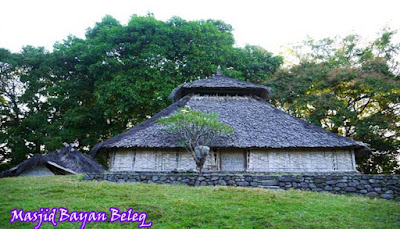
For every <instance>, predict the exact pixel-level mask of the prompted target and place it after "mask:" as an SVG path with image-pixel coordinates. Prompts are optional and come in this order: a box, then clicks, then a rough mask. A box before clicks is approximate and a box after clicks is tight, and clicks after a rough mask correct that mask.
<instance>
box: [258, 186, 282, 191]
mask: <svg viewBox="0 0 400 229" xmlns="http://www.w3.org/2000/svg"><path fill="white" fill-rule="evenodd" d="M258 188H265V189H274V190H277V189H279V186H262V185H261V186H258Z"/></svg>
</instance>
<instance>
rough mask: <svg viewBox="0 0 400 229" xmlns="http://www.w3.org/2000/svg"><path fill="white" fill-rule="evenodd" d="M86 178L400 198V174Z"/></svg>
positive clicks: (127, 174)
mask: <svg viewBox="0 0 400 229" xmlns="http://www.w3.org/2000/svg"><path fill="white" fill-rule="evenodd" d="M85 180H97V181H103V180H106V181H111V182H141V183H157V184H180V185H189V186H217V185H221V186H238V187H255V188H257V187H258V188H267V189H284V190H287V189H299V190H304V191H316V192H330V193H336V194H352V195H359V196H368V197H377V198H384V199H397V200H400V175H361V174H354V173H348V174H346V173H340V174H338V173H336V174H335V173H332V174H286V175H280V174H262V173H243V174H241V173H201V174H198V173H168V172H107V173H103V174H87V175H86V176H85Z"/></svg>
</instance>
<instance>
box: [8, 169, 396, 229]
mask: <svg viewBox="0 0 400 229" xmlns="http://www.w3.org/2000/svg"><path fill="white" fill-rule="evenodd" d="M81 178H82V177H81V176H50V177H20V178H5V179H0V228H33V226H34V225H36V223H21V222H16V223H13V224H10V222H9V220H10V217H11V215H10V211H11V210H12V209H15V208H17V209H21V208H22V209H24V210H30V211H38V210H39V209H40V207H48V208H53V207H64V208H67V209H69V210H70V211H102V212H106V213H108V214H109V212H110V211H109V208H110V207H115V208H119V209H120V210H121V211H126V210H127V209H128V208H133V209H134V211H138V212H142V211H145V212H147V213H148V221H151V222H153V228H269V227H272V228H400V202H398V201H388V200H381V199H368V198H364V197H354V196H341V195H333V194H327V193H314V192H303V191H294V190H293V191H272V190H264V189H258V188H257V189H250V188H234V187H187V186H171V185H155V184H138V183H108V182H93V181H90V182H89V181H82V179H81ZM80 225H81V223H69V222H62V223H59V224H58V226H57V227H56V228H79V227H80ZM41 228H53V226H52V225H51V224H50V223H44V224H43V226H42V227H41ZM86 228H138V223H119V222H116V223H109V222H105V223H94V222H91V223H88V224H87V226H86Z"/></svg>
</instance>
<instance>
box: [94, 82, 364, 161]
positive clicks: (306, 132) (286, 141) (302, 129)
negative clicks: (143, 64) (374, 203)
mask: <svg viewBox="0 0 400 229" xmlns="http://www.w3.org/2000/svg"><path fill="white" fill-rule="evenodd" d="M228 79H229V78H228ZM207 80H211V81H213V82H214V84H212V85H211V86H210V87H214V88H221V85H222V86H223V85H226V84H225V83H226V82H227V81H229V80H227V77H221V76H216V77H213V78H210V79H207ZM207 80H199V81H195V82H193V83H192V84H191V85H207V84H206V83H204V82H209V81H207ZM220 82H221V83H220ZM231 82H236V81H234V80H233V81H232V80H231ZM239 82H240V81H239ZM246 85H248V83H246ZM204 87H205V86H204ZM179 88H182V86H180V87H179ZM179 88H178V89H175V91H176V90H180V89H179ZM185 88H189V86H185ZM173 94H174V93H173ZM176 94H177V92H175V94H174V95H176ZM184 106H189V107H190V108H191V109H193V110H198V111H201V112H205V113H210V112H217V113H218V114H219V119H220V121H221V122H222V123H225V124H227V125H229V126H231V127H232V128H233V129H234V131H235V133H234V136H233V137H230V138H221V139H219V140H218V141H216V142H215V144H213V145H212V146H211V147H236V148H274V149H280V148H352V149H356V150H360V149H367V146H366V145H365V144H364V143H361V142H356V141H354V140H352V139H349V138H346V137H342V136H339V135H337V134H334V133H331V132H329V131H327V130H325V129H323V128H320V127H317V126H314V125H312V124H310V123H308V122H305V121H303V120H302V119H299V118H296V117H293V116H291V115H289V114H288V113H285V112H283V111H281V110H279V109H277V108H275V107H274V106H272V105H271V104H269V103H267V102H265V101H264V99H262V98H260V97H257V96H254V95H243V96H227V95H225V96H220V95H207V94H206V95H203V94H200V95H193V94H192V93H188V94H187V95H186V96H184V97H183V98H181V99H179V100H178V101H176V102H174V103H173V104H172V105H170V106H169V107H167V108H166V109H164V110H163V111H161V112H160V113H158V114H156V115H155V116H154V117H152V118H151V119H149V120H147V121H145V122H143V123H141V124H140V125H138V126H135V127H133V128H131V129H130V130H128V131H126V132H125V133H123V134H121V135H118V136H116V137H114V138H111V139H109V140H107V141H104V142H102V143H99V144H97V145H96V146H95V147H94V148H93V149H92V153H93V155H94V154H95V153H96V152H97V151H99V150H106V149H115V148H177V147H179V141H178V140H177V139H174V138H173V137H172V136H171V135H170V134H168V132H166V131H164V127H163V126H161V125H159V124H158V123H157V122H156V120H157V119H158V118H160V117H163V116H168V115H170V114H173V113H174V112H176V111H178V110H179V109H178V108H179V107H184Z"/></svg>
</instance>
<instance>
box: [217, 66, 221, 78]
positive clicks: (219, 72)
mask: <svg viewBox="0 0 400 229" xmlns="http://www.w3.org/2000/svg"><path fill="white" fill-rule="evenodd" d="M220 75H221V65H218V68H217V76H220Z"/></svg>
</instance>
